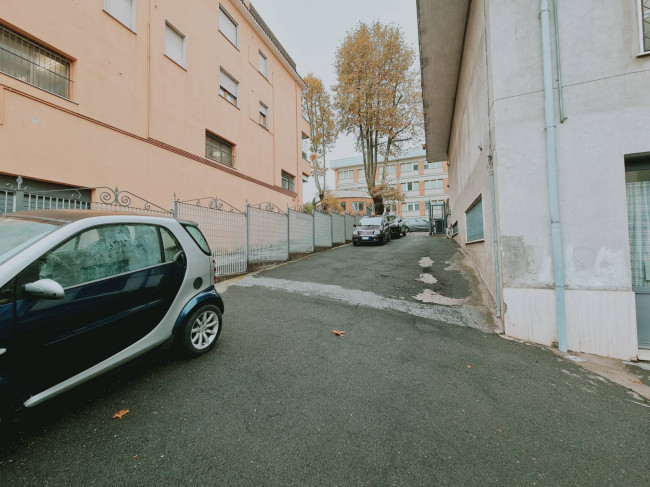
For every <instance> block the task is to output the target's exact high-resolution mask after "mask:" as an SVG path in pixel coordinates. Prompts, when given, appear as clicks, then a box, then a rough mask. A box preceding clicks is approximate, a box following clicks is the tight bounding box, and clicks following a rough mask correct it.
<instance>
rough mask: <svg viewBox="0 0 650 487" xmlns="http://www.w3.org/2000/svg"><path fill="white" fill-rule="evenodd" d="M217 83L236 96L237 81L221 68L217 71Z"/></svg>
mask: <svg viewBox="0 0 650 487" xmlns="http://www.w3.org/2000/svg"><path fill="white" fill-rule="evenodd" d="M219 85H220V86H222V87H223V89H225V90H226V91H229V92H230V93H231V94H232V95H234V96H237V87H238V86H239V83H237V81H235V80H234V79H233V78H231V77H230V76H229V75H228V74H227V73H226V72H225V71H224V70H223V69H222V70H221V71H220V73H219Z"/></svg>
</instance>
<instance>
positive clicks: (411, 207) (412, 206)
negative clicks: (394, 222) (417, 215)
mask: <svg viewBox="0 0 650 487" xmlns="http://www.w3.org/2000/svg"><path fill="white" fill-rule="evenodd" d="M405 206H406V211H420V203H419V202H410V203H405Z"/></svg>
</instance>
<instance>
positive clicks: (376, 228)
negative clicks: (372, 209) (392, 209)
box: [352, 216, 390, 245]
mask: <svg viewBox="0 0 650 487" xmlns="http://www.w3.org/2000/svg"><path fill="white" fill-rule="evenodd" d="M389 241H390V226H389V224H388V221H387V220H386V217H385V216H366V217H364V218H362V219H361V223H359V224H358V225H355V228H354V231H353V232H352V244H353V245H359V244H360V243H378V244H380V245H384V244H385V243H386V242H389Z"/></svg>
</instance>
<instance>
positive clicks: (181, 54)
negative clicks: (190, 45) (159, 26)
mask: <svg viewBox="0 0 650 487" xmlns="http://www.w3.org/2000/svg"><path fill="white" fill-rule="evenodd" d="M165 56H167V57H168V58H169V59H171V60H172V61H174V62H175V63H176V64H178V65H179V66H181V67H183V68H185V35H184V34H183V33H182V32H181V31H180V30H178V29H177V28H176V27H174V26H173V25H172V24H170V23H169V22H168V21H167V20H165Z"/></svg>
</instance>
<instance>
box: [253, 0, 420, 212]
mask: <svg viewBox="0 0 650 487" xmlns="http://www.w3.org/2000/svg"><path fill="white" fill-rule="evenodd" d="M251 3H252V4H253V6H254V7H255V9H256V10H257V11H258V12H259V13H260V15H261V16H262V18H263V19H264V21H265V22H266V23H267V25H268V26H269V28H270V29H271V30H272V31H273V34H275V36H276V37H277V38H278V40H279V41H280V43H281V44H282V46H283V47H284V48H285V49H286V50H287V52H288V53H289V55H290V56H291V57H292V58H293V60H294V61H295V62H296V67H297V70H298V74H300V75H301V76H303V77H304V76H305V75H307V73H313V74H314V75H316V76H318V77H319V78H320V79H321V80H322V81H323V83H324V84H325V86H326V87H327V88H328V89H329V90H331V88H332V86H334V85H335V84H336V72H335V70H334V57H335V55H336V50H337V48H338V47H339V46H340V45H341V43H342V41H343V38H344V37H345V35H346V33H347V32H349V31H350V30H352V29H354V28H355V26H356V25H357V24H358V23H359V22H366V23H370V22H374V21H376V20H377V21H380V22H382V23H385V24H388V23H392V24H396V25H398V26H399V27H400V29H401V30H402V32H403V33H404V37H405V40H406V42H407V43H408V44H410V45H411V47H413V49H414V50H415V52H416V53H418V52H419V51H418V30H417V14H416V11H415V0H326V1H316V0H251ZM417 59H418V60H419V54H418V56H417ZM416 62H419V61H416ZM415 145H418V144H415ZM355 155H358V152H357V150H356V149H355V144H354V139H353V138H352V137H350V136H343V135H342V136H339V140H338V141H337V143H336V146H335V147H334V149H332V151H331V152H330V153H328V155H327V161H328V164H329V161H331V160H335V159H341V158H344V157H352V156H355ZM309 179H310V181H309V183H307V184H306V185H305V187H304V192H303V200H304V201H311V200H312V198H313V197H314V196H315V194H316V187H315V185H314V183H313V181H312V178H309ZM327 181H328V182H327V186H328V189H334V174H333V172H332V171H328V178H327Z"/></svg>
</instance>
